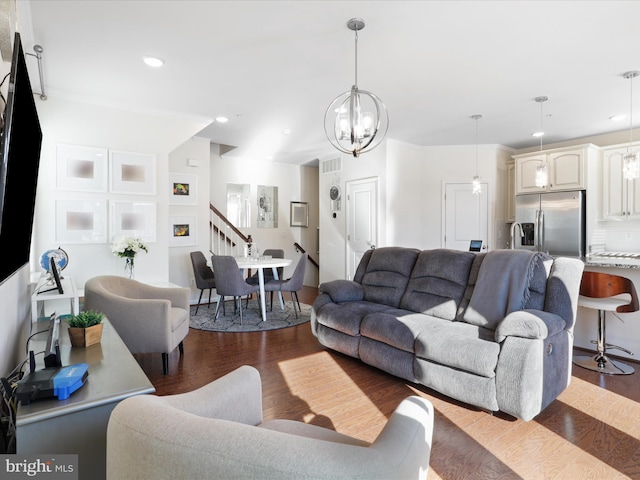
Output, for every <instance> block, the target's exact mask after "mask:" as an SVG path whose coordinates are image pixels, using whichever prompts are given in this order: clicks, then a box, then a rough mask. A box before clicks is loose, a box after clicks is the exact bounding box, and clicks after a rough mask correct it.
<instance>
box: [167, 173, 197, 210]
mask: <svg viewBox="0 0 640 480" xmlns="http://www.w3.org/2000/svg"><path fill="white" fill-rule="evenodd" d="M197 199H198V177H197V176H195V175H191V174H188V173H170V174H169V205H196V204H197Z"/></svg>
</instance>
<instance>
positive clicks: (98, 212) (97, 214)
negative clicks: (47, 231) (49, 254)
mask: <svg viewBox="0 0 640 480" xmlns="http://www.w3.org/2000/svg"><path fill="white" fill-rule="evenodd" d="M55 237H56V243H57V244H60V245H63V244H69V243H107V202H106V201H104V200H75V199H74V200H56V234H55Z"/></svg>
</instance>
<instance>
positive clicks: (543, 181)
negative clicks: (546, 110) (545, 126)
mask: <svg viewBox="0 0 640 480" xmlns="http://www.w3.org/2000/svg"><path fill="white" fill-rule="evenodd" d="M535 100H536V102H538V103H539V104H540V131H539V132H536V133H535V134H534V135H536V136H539V137H540V154H541V155H542V137H543V136H544V131H543V130H542V118H543V115H542V105H543V103H544V102H546V101H547V100H549V97H544V96H542V97H536V98H535ZM548 177H549V174H548V169H547V159H546V158H544V159H543V160H542V163H541V164H540V165H538V166H537V167H536V187H539V188H543V187H546V186H547V181H548Z"/></svg>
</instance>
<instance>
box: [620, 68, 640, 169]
mask: <svg viewBox="0 0 640 480" xmlns="http://www.w3.org/2000/svg"><path fill="white" fill-rule="evenodd" d="M638 75H640V72H638V71H633V72H627V73H625V74H624V75H622V76H623V77H624V78H626V79H628V80H629V85H630V100H629V103H630V107H629V147H628V148H627V153H625V154H624V156H623V157H622V175H623V177H624V178H626V179H627V180H633V179H635V178H638V177H640V152H638V151H635V152H634V151H633V79H634V78H635V77H637V76H638Z"/></svg>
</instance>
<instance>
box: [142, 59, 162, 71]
mask: <svg viewBox="0 0 640 480" xmlns="http://www.w3.org/2000/svg"><path fill="white" fill-rule="evenodd" d="M142 60H144V63H146V64H147V65H149V66H150V67H156V68H158V67H161V66H162V65H164V60H162V59H160V58H158V57H142Z"/></svg>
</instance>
